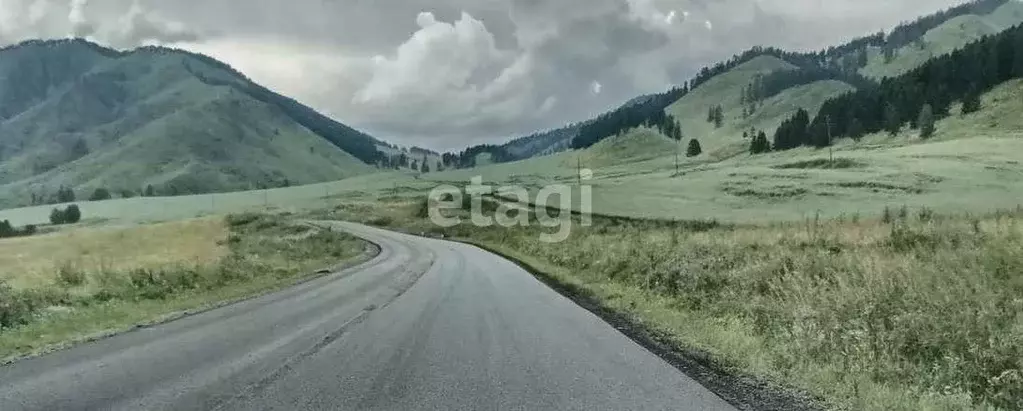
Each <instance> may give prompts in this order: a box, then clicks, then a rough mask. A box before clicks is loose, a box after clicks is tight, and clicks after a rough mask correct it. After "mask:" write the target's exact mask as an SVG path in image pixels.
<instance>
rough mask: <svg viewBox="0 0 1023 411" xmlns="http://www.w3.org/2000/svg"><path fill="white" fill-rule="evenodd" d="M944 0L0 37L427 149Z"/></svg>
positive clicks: (114, 17) (17, 8)
mask: <svg viewBox="0 0 1023 411" xmlns="http://www.w3.org/2000/svg"><path fill="white" fill-rule="evenodd" d="M955 3H959V1H954V0H903V1H887V0H758V1H753V0H500V1H498V0H432V1H426V0H387V1H384V0H248V1H244V2H240V1H237V0H176V1H158V0H138V1H131V0H87V1H83V0H0V10H4V14H2V15H0V42H3V43H11V42H15V41H19V40H23V39H26V38H33V37H64V36H68V35H72V34H77V35H87V36H89V37H90V38H93V39H95V40H97V41H100V42H103V43H107V44H110V45H113V46H115V47H121V48H125V47H132V46H136V45H140V44H149V43H158V44H167V45H172V46H177V47H184V48H189V49H192V50H196V51H199V52H205V53H207V54H211V55H213V56H214V57H217V58H220V59H223V60H225V61H227V62H228V63H230V64H232V65H234V66H236V67H237V68H239V69H240V70H242V71H244V72H246V74H249V75H250V76H251V77H252V78H254V79H255V80H257V81H260V82H262V83H265V84H267V85H268V86H270V87H272V88H275V89H277V90H279V91H281V92H283V93H285V94H290V95H293V96H295V97H296V98H298V99H299V100H301V101H303V102H306V103H308V104H311V105H313V106H314V107H316V108H318V109H320V110H323V111H324V112H326V113H328V114H330V115H333V116H334V117H336V118H338V119H339V120H342V121H344V122H347V123H349V124H352V125H354V126H357V127H360V128H363V129H366V130H367V131H370V132H372V133H374V134H375V135H377V136H378V137H381V138H384V139H391V140H395V141H397V142H399V143H403V144H420V145H425V146H430V147H435V148H441V149H447V148H456V147H459V146H462V145H465V144H467V143H469V142H483V141H496V140H500V139H503V138H507V137H511V136H515V135H521V134H526V133H529V132H530V131H532V130H535V129H539V128H549V127H555V126H558V125H561V124H563V123H565V122H569V121H576V120H581V119H584V118H586V117H588V116H591V115H593V114H596V113H599V112H600V111H603V110H606V109H608V108H610V107H612V106H614V105H615V104H618V103H620V102H622V101H625V100H627V99H629V98H631V97H634V96H636V95H638V94H643V93H649V92H656V91H661V90H663V89H665V88H666V87H669V86H670V85H671V84H677V83H679V82H681V81H684V80H685V79H686V78H688V76H690V75H691V74H692V73H693V72H694V71H695V70H697V69H699V68H700V67H701V66H703V65H705V64H708V63H714V62H716V61H717V60H720V59H722V58H727V57H728V56H730V55H732V54H734V53H736V52H738V51H741V50H742V49H745V48H747V47H750V46H753V45H758V44H762V45H776V46H780V47H786V48H800V49H814V48H818V47H823V46H826V45H830V44H835V43H839V42H841V41H842V40H845V39H848V38H850V37H853V36H857V35H862V34H867V33H869V32H874V31H877V30H879V29H884V28H888V27H890V26H893V25H895V24H897V23H898V22H900V21H903V20H909V19H912V18H914V17H915V16H918V15H921V14H925V13H929V12H932V11H935V10H937V9H940V8H944V7H948V6H950V5H953V4H955Z"/></svg>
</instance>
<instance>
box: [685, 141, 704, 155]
mask: <svg viewBox="0 0 1023 411" xmlns="http://www.w3.org/2000/svg"><path fill="white" fill-rule="evenodd" d="M700 154H703V147H700V140H697V139H695V138H694V139H692V140H689V149H687V150H686V156H688V157H696V156H699V155H700Z"/></svg>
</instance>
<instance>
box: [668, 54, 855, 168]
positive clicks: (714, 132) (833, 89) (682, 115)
mask: <svg viewBox="0 0 1023 411" xmlns="http://www.w3.org/2000/svg"><path fill="white" fill-rule="evenodd" d="M795 69H796V66H794V65H792V64H789V63H787V62H785V61H783V60H781V59H779V58H777V57H772V56H760V57H756V58H754V59H752V60H750V61H748V62H746V63H743V64H741V65H739V66H737V67H735V68H734V69H732V70H729V71H727V72H725V73H724V74H721V75H718V76H715V77H713V78H711V79H710V80H708V81H707V82H706V83H704V84H702V85H700V86H699V87H697V88H696V89H694V90H692V91H690V93H689V94H687V95H686V96H684V97H682V98H681V99H680V100H679V101H677V102H675V104H672V105H671V106H670V107H668V113H669V114H671V115H673V116H675V118H677V119H678V120H679V122H680V123H681V126H682V133H683V135H684V136H685V137H686V138H687V139H688V138H695V139H698V140H700V143H701V144H702V145H703V149H704V151H705V152H707V153H710V154H712V155H714V156H716V157H728V156H731V155H734V154H737V153H740V152H743V151H744V150H746V148H747V146H748V142H746V141H744V140H743V138H742V135H743V132H744V131H747V130H749V129H750V128H751V127H753V128H756V129H757V130H764V131H765V132H767V133H768V134H772V133H773V132H774V130H775V129H777V128H778V125H780V124H781V122H782V121H783V120H785V119H787V118H789V117H790V116H791V115H792V114H793V113H795V112H796V110H798V109H800V108H804V109H807V110H808V111H810V112H816V110H818V109H819V108H820V105H821V104H823V103H824V102H825V101H827V100H828V99H829V98H831V97H834V96H837V95H840V94H842V93H845V92H848V91H851V90H853V87H852V86H850V85H848V84H846V83H843V82H840V81H835V80H826V81H817V82H813V83H810V84H806V85H802V86H797V87H793V88H790V89H788V90H785V91H783V92H782V93H780V94H778V95H776V96H773V97H771V98H768V99H767V100H765V101H764V102H763V104H762V105H761V106H760V107H759V108H758V109H757V111H756V112H755V113H754V114H753V115H751V116H743V113H742V112H743V107H742V103H741V97H740V96H741V95H742V91H743V88H745V87H747V86H749V84H750V83H751V82H753V79H754V78H755V77H757V76H758V75H762V74H768V73H772V72H775V71H780V70H795ZM715 105H720V106H721V107H722V110H723V111H724V117H725V121H724V123H723V126H722V127H721V128H717V127H715V125H714V124H713V123H711V122H709V121H707V111H708V110H709V108H710V107H713V106H715Z"/></svg>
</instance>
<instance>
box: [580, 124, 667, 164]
mask: <svg viewBox="0 0 1023 411" xmlns="http://www.w3.org/2000/svg"><path fill="white" fill-rule="evenodd" d="M684 149H685V147H682V146H681V145H680V144H679V143H678V142H676V141H674V140H672V139H670V138H668V137H665V136H664V135H663V134H660V133H658V132H657V130H654V129H650V128H646V127H639V128H636V129H633V130H632V131H630V132H628V133H626V134H623V135H621V136H614V137H609V138H606V139H604V140H601V141H600V142H599V143H597V144H594V145H593V146H592V147H590V148H587V149H585V150H582V151H581V153H580V154H581V155H580V156H579V157H578V159H579V160H581V161H582V163H583V164H586V166H587V167H591V168H596V167H607V166H611V165H615V164H623V163H629V162H635V161H643V160H649V159H652V158H658V157H662V156H664V155H666V154H671V153H674V152H676V151H678V152H679V153H680V154H682V155H684V153H685V152H684V151H683V150H684ZM566 161H569V162H571V164H564V166H566V167H575V166H576V164H575V163H574V162H572V160H566Z"/></svg>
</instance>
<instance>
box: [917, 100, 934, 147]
mask: <svg viewBox="0 0 1023 411" xmlns="http://www.w3.org/2000/svg"><path fill="white" fill-rule="evenodd" d="M916 124H917V127H920V138H924V139H927V138H931V136H933V135H934V109H933V108H932V107H931V105H930V104H924V106H923V108H921V109H920V117H919V118H918V119H917V121H916Z"/></svg>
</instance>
